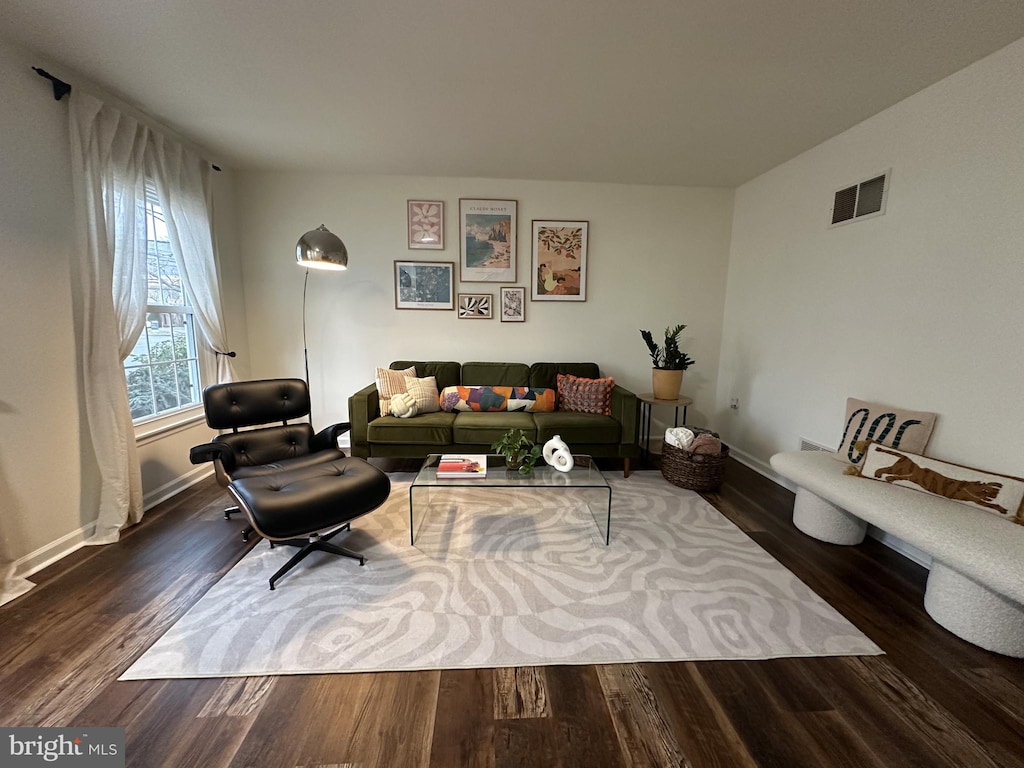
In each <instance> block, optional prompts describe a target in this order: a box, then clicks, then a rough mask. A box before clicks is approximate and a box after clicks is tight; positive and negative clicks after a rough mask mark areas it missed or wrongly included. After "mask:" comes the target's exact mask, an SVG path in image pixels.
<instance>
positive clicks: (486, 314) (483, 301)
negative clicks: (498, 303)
mask: <svg viewBox="0 0 1024 768" xmlns="http://www.w3.org/2000/svg"><path fill="white" fill-rule="evenodd" d="M492 317H494V296H493V295H492V294H490V293H460V294H459V319H460V320H490V319H491V318H492Z"/></svg>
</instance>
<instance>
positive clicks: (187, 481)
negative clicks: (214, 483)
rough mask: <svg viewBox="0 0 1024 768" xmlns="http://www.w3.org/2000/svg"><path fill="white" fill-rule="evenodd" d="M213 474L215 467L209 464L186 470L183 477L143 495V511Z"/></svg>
mask: <svg viewBox="0 0 1024 768" xmlns="http://www.w3.org/2000/svg"><path fill="white" fill-rule="evenodd" d="M212 474H213V467H212V466H211V465H208V464H201V465H200V466H198V467H196V468H195V469H193V470H190V471H188V472H186V473H185V474H184V475H181V477H176V478H174V479H173V480H171V481H170V482H169V483H164V484H163V485H161V486H160V487H159V488H154V489H152V490H151V491H149V492H148V493H145V494H143V496H142V511H143V512H147V511H149V510H150V509H152V508H153V507H155V506H156V505H157V504H159V503H160V502H162V501H167V500H168V499H169V498H171V497H172V496H174V495H175V494H178V493H181V492H182V491H184V490H185V489H186V488H191V487H192V486H193V485H195V484H196V483H198V482H199V481H200V480H205V479H206V478H207V477H209V476H210V475H212Z"/></svg>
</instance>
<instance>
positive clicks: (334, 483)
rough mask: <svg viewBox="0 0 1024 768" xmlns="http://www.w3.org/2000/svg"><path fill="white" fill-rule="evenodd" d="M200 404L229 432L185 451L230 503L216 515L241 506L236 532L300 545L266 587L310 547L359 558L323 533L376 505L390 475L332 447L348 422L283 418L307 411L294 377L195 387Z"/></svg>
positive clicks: (339, 528) (299, 383) (344, 527)
mask: <svg viewBox="0 0 1024 768" xmlns="http://www.w3.org/2000/svg"><path fill="white" fill-rule="evenodd" d="M203 405H204V407H205V409H206V423H207V424H209V425H210V427H211V428H213V429H218V430H227V429H230V430H231V432H229V433H226V434H221V435H218V436H217V437H216V438H214V440H213V442H210V443H206V444H204V445H198V446H196V447H195V448H193V449H192V450H191V452H190V454H189V458H190V459H191V461H192V463H193V464H201V463H204V462H207V461H212V462H213V463H214V470H215V472H216V476H217V480H218V482H219V483H220V484H221V485H223V486H225V487H226V488H227V489H228V491H229V492H230V493H231V495H232V498H233V499H234V500H235V501H236V502H237V504H238V506H237V507H229V508H228V509H226V510H225V513H224V516H225V517H228V516H230V515H231V514H232V513H233V512H236V511H239V510H241V511H243V512H245V514H246V517H248V519H249V523H250V528H249V529H248V531H246V532H243V538H245V537H246V536H247V534H248V532H250V531H252V530H255V531H256V532H257V533H259V534H260V535H261V536H263V537H264V538H266V539H268V540H270V542H271V546H273V543H274V542H283V543H287V544H291V545H295V546H301V547H302V548H301V549H300V550H299V552H297V553H296V554H295V555H294V556H293V557H292V558H291V559H290V560H289V561H288V562H287V563H286V564H285V565H284V566H282V567H281V569H280V570H278V571H277V573H275V574H274V575H273V576H272V577H271V579H270V588H271V589H273V588H274V584H275V582H276V581H277V580H278V579H280V578H281V576H283V575H284V574H285V573H286V572H287V571H289V570H290V569H291V568H292V567H293V566H295V564H296V563H298V562H299V561H300V560H302V559H303V558H305V557H306V556H307V555H309V554H310V553H311V552H314V551H324V552H331V553H333V554H336V555H343V556H345V557H351V558H354V559H356V560H359V564H360V565H362V564H363V563H364V558H363V557H362V556H361V555H359V554H356V553H355V552H351V551H349V550H347V549H344V548H342V547H339V546H337V545H336V544H332V543H330V542H328V539H330V538H332V537H333V536H335V535H337V534H338V533H340V532H341V531H343V530H347V529H348V527H349V523H350V522H351V521H352V520H354V519H355V518H357V517H360V516H361V515H365V514H366V513H368V512H372V511H373V510H374V509H376V508H377V507H379V506H380V505H381V504H383V503H384V501H386V500H387V497H388V494H389V493H390V491H391V482H390V480H388V476H387V475H386V474H384V473H383V472H381V471H380V470H379V469H377V468H376V467H374V466H373V465H371V464H369V463H368V462H367V461H365V460H363V459H359V458H352V457H348V456H346V455H345V454H344V453H343V452H342V451H341V450H339V449H338V447H337V438H338V436H339V435H341V434H344V433H345V432H346V431H347V430H348V427H349V425H348V424H334V425H332V426H330V427H328V428H327V429H324V430H322V431H321V432H318V433H315V434H314V432H313V427H312V426H311V425H310V424H309V423H308V422H305V421H300V422H295V423H291V424H290V423H289V422H290V421H295V420H296V419H303V418H305V417H307V416H308V415H309V390H308V388H307V387H306V383H305V382H304V381H302V379H267V380H262V381H242V382H232V383H228V384H215V385H213V386H210V387H207V388H206V389H205V391H204V392H203ZM271 423H273V424H272V426H266V425H268V424H271ZM247 427H257V428H254V429H246V428H247Z"/></svg>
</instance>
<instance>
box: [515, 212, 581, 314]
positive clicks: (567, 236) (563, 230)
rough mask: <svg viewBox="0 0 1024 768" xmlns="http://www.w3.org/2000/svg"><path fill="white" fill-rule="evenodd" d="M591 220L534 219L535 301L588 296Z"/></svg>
mask: <svg viewBox="0 0 1024 768" xmlns="http://www.w3.org/2000/svg"><path fill="white" fill-rule="evenodd" d="M589 228H590V222H588V221H549V220H543V221H538V220H537V219H534V221H533V274H532V277H531V278H530V280H531V282H532V283H533V292H532V294H531V296H530V298H531V299H533V300H534V301H586V300H587V230H588V229H589Z"/></svg>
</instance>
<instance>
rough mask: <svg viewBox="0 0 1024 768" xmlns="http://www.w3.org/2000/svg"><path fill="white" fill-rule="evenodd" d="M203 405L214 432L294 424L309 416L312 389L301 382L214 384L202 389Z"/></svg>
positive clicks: (276, 381) (265, 381)
mask: <svg viewBox="0 0 1024 768" xmlns="http://www.w3.org/2000/svg"><path fill="white" fill-rule="evenodd" d="M203 406H204V407H205V409H206V423H207V424H209V425H210V427H212V428H213V429H236V428H239V427H251V426H255V425H257V424H269V423H271V422H280V421H286V420H287V421H291V420H293V419H301V418H302V417H303V416H306V415H308V414H309V389H308V387H306V382H304V381H303V380H302V379H263V380H260V381H235V382H229V383H227V384H213V385H211V386H209V387H207V388H206V389H205V390H203Z"/></svg>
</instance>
